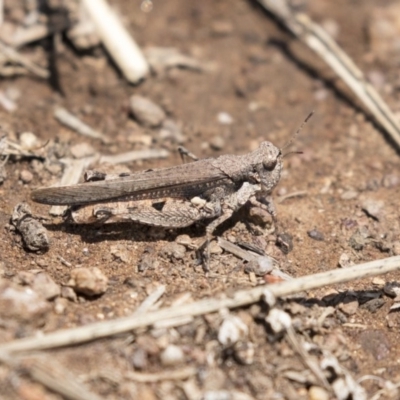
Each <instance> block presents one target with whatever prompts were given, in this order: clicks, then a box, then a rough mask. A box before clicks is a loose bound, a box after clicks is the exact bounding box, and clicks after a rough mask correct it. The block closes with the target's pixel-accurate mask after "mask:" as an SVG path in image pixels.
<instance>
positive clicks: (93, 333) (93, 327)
mask: <svg viewBox="0 0 400 400" xmlns="http://www.w3.org/2000/svg"><path fill="white" fill-rule="evenodd" d="M398 269H400V256H396V257H389V258H384V259H382V260H376V261H371V262H368V263H365V264H359V265H356V266H353V267H349V268H346V269H337V270H333V271H327V272H321V273H319V274H315V275H309V276H304V277H301V278H297V279H293V280H291V281H286V282H281V283H277V284H273V285H263V286H258V287H255V288H251V289H247V290H241V291H238V292H236V293H235V294H234V296H233V297H229V295H228V294H225V296H224V297H223V298H220V299H216V298H209V299H204V300H199V301H197V302H194V303H191V304H185V305H182V306H178V307H170V308H164V309H161V310H157V311H153V312H148V313H146V314H145V315H143V314H140V315H135V316H134V318H132V317H124V318H120V319H116V320H113V321H105V322H97V323H94V324H90V325H87V326H82V327H79V328H72V329H65V330H60V331H57V332H53V333H49V334H47V335H43V336H42V337H37V338H36V337H35V338H25V339H19V340H14V341H12V342H9V343H5V344H3V345H0V355H1V354H2V353H3V354H4V353H10V352H16V351H31V350H40V349H50V348H54V347H60V346H67V345H75V344H77V343H83V342H88V341H90V340H94V339H98V338H103V337H106V336H111V335H115V334H119V333H122V332H127V331H131V330H133V329H137V328H142V327H146V326H150V325H152V324H154V323H155V322H157V321H161V320H164V319H171V318H176V317H181V316H185V315H191V316H197V315H204V314H208V313H213V312H218V311H219V310H220V309H221V308H228V309H231V308H236V307H240V306H245V305H249V304H253V303H256V302H258V301H260V300H261V299H262V298H263V295H264V293H265V291H268V292H269V293H270V294H272V295H273V296H275V297H282V296H287V295H290V294H294V293H298V292H302V291H304V290H311V289H316V288H319V287H323V286H326V285H333V284H335V283H343V282H348V281H351V280H354V279H360V278H367V277H371V276H375V275H382V274H386V273H388V272H391V271H396V270H398Z"/></svg>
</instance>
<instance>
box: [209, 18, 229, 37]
mask: <svg viewBox="0 0 400 400" xmlns="http://www.w3.org/2000/svg"><path fill="white" fill-rule="evenodd" d="M232 32H233V25H232V22H231V21H229V20H216V21H212V22H211V33H212V34H213V35H214V36H228V35H230V34H231V33H232Z"/></svg>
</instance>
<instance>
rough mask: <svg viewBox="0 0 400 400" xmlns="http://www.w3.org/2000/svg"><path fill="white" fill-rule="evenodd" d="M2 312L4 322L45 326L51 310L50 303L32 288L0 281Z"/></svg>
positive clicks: (0, 306)
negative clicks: (7, 320)
mask: <svg viewBox="0 0 400 400" xmlns="http://www.w3.org/2000/svg"><path fill="white" fill-rule="evenodd" d="M0 310H1V318H2V320H3V321H4V320H6V319H13V320H15V321H19V322H21V321H23V322H25V323H27V322H28V323H29V322H31V323H33V324H39V325H40V324H43V318H44V317H45V316H46V315H47V313H48V312H49V311H50V310H51V307H50V304H49V302H47V301H46V300H45V299H44V298H43V297H42V296H40V295H39V294H38V293H36V292H35V291H34V290H32V289H31V288H30V287H28V286H25V287H22V286H19V285H14V284H12V283H11V282H9V281H8V280H5V279H1V280H0Z"/></svg>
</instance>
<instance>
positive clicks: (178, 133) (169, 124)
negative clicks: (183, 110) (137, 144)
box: [159, 119, 186, 144]
mask: <svg viewBox="0 0 400 400" xmlns="http://www.w3.org/2000/svg"><path fill="white" fill-rule="evenodd" d="M159 135H160V139H162V140H165V139H169V140H172V141H173V142H174V143H179V144H182V143H184V142H185V140H186V138H185V135H184V134H183V133H182V129H181V127H180V126H179V125H178V124H177V123H176V122H175V121H173V120H172V119H166V120H165V121H164V122H163V123H162V126H161V129H160V133H159Z"/></svg>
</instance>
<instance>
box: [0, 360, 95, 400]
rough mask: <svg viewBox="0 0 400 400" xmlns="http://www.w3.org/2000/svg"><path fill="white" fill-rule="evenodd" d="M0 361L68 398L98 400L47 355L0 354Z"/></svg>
mask: <svg viewBox="0 0 400 400" xmlns="http://www.w3.org/2000/svg"><path fill="white" fill-rule="evenodd" d="M0 361H1V362H3V363H5V364H7V365H9V366H12V367H14V368H17V369H19V370H22V371H24V372H25V373H27V374H28V375H29V376H30V377H31V378H32V379H33V380H35V381H36V382H39V383H41V384H42V385H43V386H45V387H47V388H48V389H50V390H52V391H53V392H56V393H59V394H60V395H62V396H63V398H65V399H69V400H100V397H99V396H97V395H96V394H94V393H92V392H90V391H89V390H88V389H87V388H86V387H85V386H84V385H83V384H82V383H80V382H79V379H77V377H76V376H74V375H73V374H72V373H71V372H70V371H67V370H66V369H65V368H63V367H62V366H61V365H60V364H58V363H56V362H54V360H50V359H49V358H48V357H27V358H24V357H23V358H14V357H13V358H11V357H8V356H7V355H4V354H0Z"/></svg>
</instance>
